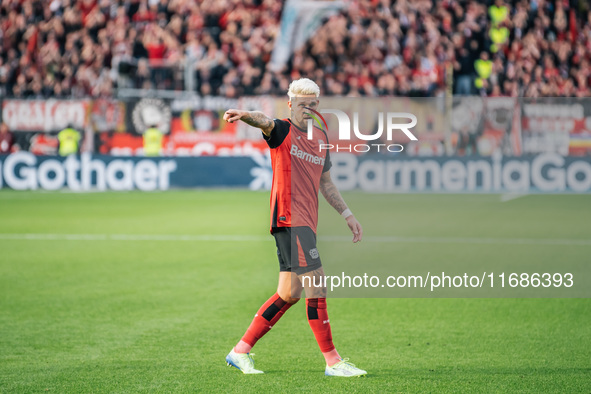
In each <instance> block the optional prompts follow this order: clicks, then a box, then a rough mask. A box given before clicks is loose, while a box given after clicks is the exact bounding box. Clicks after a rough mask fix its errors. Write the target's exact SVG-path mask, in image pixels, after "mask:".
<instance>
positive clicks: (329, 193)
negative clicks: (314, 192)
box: [320, 171, 363, 243]
mask: <svg viewBox="0 0 591 394" xmlns="http://www.w3.org/2000/svg"><path fill="white" fill-rule="evenodd" d="M320 192H321V193H322V195H323V196H324V198H325V199H326V201H327V202H328V203H329V204H330V205H331V206H332V207H333V208H334V209H336V211H337V212H338V213H339V214H341V215H343V216H345V220H347V225H348V226H349V229H351V232H352V233H353V243H355V242H359V241H361V238H362V237H363V228H362V227H361V224H359V222H358V221H357V219H355V216H354V215H353V213H352V212H351V210H349V208H348V207H347V203H345V200H343V197H342V196H341V193H339V189H337V187H336V185H335V184H334V183H333V182H332V178H331V177H330V171H326V172H324V173H323V174H322V176H321V177H320Z"/></svg>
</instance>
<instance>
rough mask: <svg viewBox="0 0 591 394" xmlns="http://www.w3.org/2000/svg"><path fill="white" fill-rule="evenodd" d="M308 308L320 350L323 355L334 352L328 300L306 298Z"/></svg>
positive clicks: (309, 318)
mask: <svg viewBox="0 0 591 394" xmlns="http://www.w3.org/2000/svg"><path fill="white" fill-rule="evenodd" d="M306 306H307V308H306V310H307V314H308V323H310V328H312V332H314V336H315V337H316V342H318V346H320V350H321V351H322V353H328V352H332V351H333V350H334V349H335V348H334V345H333V344H332V333H331V331H330V323H329V320H328V313H327V312H326V298H306Z"/></svg>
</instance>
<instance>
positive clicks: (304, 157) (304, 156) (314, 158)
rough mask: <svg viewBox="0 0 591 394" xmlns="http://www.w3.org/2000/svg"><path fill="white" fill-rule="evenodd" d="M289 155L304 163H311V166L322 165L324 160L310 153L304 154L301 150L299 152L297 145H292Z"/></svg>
mask: <svg viewBox="0 0 591 394" xmlns="http://www.w3.org/2000/svg"><path fill="white" fill-rule="evenodd" d="M289 153H290V154H291V155H292V156H295V157H297V158H298V159H302V160H304V161H307V162H308V163H312V164H320V165H322V166H323V165H324V158H323V157H320V156H316V155H313V154H311V153H308V152H304V151H303V150H301V149H300V148H298V146H297V145H292V146H291V150H290V151H289Z"/></svg>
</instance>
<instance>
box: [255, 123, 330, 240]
mask: <svg viewBox="0 0 591 394" xmlns="http://www.w3.org/2000/svg"><path fill="white" fill-rule="evenodd" d="M263 136H264V137H265V140H266V141H267V144H268V145H269V147H270V148H271V163H272V166H273V186H272V188H271V233H273V230H274V229H276V228H279V227H300V226H307V227H310V228H311V229H312V230H313V231H314V232H316V226H317V224H318V188H319V186H320V177H321V176H322V173H324V172H326V171H328V170H330V167H331V162H330V156H329V153H328V150H327V149H322V150H321V149H320V145H321V144H327V143H328V137H327V136H326V133H325V132H324V131H323V130H322V129H319V128H317V127H314V131H313V135H312V138H311V139H308V133H307V131H306V130H303V129H300V128H299V127H297V126H295V125H294V124H293V123H292V122H291V120H290V119H283V120H281V119H275V127H274V128H273V130H272V131H271V135H270V136H269V137H267V136H265V135H264V134H263Z"/></svg>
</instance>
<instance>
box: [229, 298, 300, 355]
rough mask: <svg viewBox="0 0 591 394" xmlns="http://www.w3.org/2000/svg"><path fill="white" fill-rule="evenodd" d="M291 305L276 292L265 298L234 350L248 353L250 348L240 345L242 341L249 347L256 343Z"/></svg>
mask: <svg viewBox="0 0 591 394" xmlns="http://www.w3.org/2000/svg"><path fill="white" fill-rule="evenodd" d="M290 307H291V304H288V303H287V302H285V301H283V300H282V299H281V297H279V295H278V294H277V293H275V294H274V295H273V296H272V297H271V298H269V299H268V300H267V302H265V303H264V304H263V306H261V308H260V309H259V311H258V312H257V314H256V315H255V316H254V319H252V323H250V326H249V327H248V330H246V333H245V334H244V336H243V337H242V340H241V341H240V343H239V345H237V346H236V348H235V350H234V351H236V352H237V353H248V352H249V351H250V349H247V347H245V346H240V345H241V344H242V342H244V343H246V344H247V345H248V346H250V347H251V348H252V347H253V346H254V345H255V343H257V341H258V340H259V339H261V338H262V337H263V335H265V334H266V333H267V332H269V330H270V329H271V328H272V327H273V325H274V324H275V323H277V321H278V320H279V319H280V318H281V316H283V314H284V313H285V311H287V310H288V309H289V308H290Z"/></svg>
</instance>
